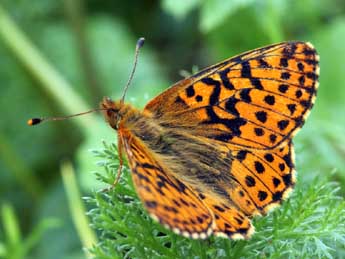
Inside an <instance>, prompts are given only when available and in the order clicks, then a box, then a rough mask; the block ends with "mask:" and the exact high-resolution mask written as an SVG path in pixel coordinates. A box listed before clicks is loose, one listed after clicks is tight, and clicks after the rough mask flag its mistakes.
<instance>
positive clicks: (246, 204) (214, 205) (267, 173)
mask: <svg viewBox="0 0 345 259" xmlns="http://www.w3.org/2000/svg"><path fill="white" fill-rule="evenodd" d="M229 151H230V152H231V156H232V157H233V160H232V163H231V165H229V169H228V172H223V173H224V179H226V177H225V174H226V173H228V174H230V175H231V179H232V180H231V181H220V182H217V184H216V186H214V187H217V188H214V189H215V190H222V192H221V193H222V195H221V197H219V196H216V193H215V192H213V191H209V190H207V189H205V190H204V191H201V189H199V190H198V192H199V197H200V198H201V199H202V200H203V202H204V203H205V204H206V206H207V207H208V208H209V209H210V210H211V211H212V213H213V215H214V217H215V222H216V227H215V228H214V230H213V233H214V234H215V235H217V236H221V237H228V238H231V239H247V238H250V236H251V235H252V233H253V232H254V228H253V227H252V225H251V222H250V218H251V217H252V216H255V215H264V214H266V213H267V212H268V211H270V210H271V209H273V208H275V207H277V206H279V204H280V203H281V202H282V201H283V200H284V199H286V198H287V197H288V195H289V193H290V192H291V191H292V189H293V187H294V184H295V171H294V154H293V145H292V143H291V142H289V143H285V144H284V145H283V147H282V148H279V149H274V150H267V151H260V152H255V151H252V150H247V149H238V147H237V149H236V147H235V149H234V147H229ZM224 197H227V198H224Z"/></svg>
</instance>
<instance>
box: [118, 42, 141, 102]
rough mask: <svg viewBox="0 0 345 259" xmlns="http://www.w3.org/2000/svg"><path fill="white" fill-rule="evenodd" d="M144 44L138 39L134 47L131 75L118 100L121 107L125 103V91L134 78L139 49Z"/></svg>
mask: <svg viewBox="0 0 345 259" xmlns="http://www.w3.org/2000/svg"><path fill="white" fill-rule="evenodd" d="M144 43H145V38H140V39H139V40H138V41H137V45H136V47H135V56H134V64H133V69H132V72H131V74H130V75H129V78H128V81H127V84H126V86H125V89H124V90H123V94H122V98H121V100H120V104H121V105H122V104H123V103H124V101H125V96H126V92H127V89H128V87H129V85H130V84H131V82H132V79H133V76H134V73H135V69H136V68H137V63H138V56H139V51H140V49H141V47H142V46H144Z"/></svg>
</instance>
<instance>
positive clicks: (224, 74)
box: [219, 68, 235, 90]
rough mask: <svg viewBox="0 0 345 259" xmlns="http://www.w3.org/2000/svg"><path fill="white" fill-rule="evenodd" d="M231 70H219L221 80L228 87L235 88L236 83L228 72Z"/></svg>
mask: <svg viewBox="0 0 345 259" xmlns="http://www.w3.org/2000/svg"><path fill="white" fill-rule="evenodd" d="M229 72H230V68H227V69H224V70H222V71H220V72H219V76H220V80H221V81H222V84H223V85H224V87H225V88H226V89H229V90H234V89H235V87H234V85H233V84H232V83H231V82H230V81H229V77H228V73H229Z"/></svg>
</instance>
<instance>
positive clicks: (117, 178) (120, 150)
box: [111, 136, 123, 188]
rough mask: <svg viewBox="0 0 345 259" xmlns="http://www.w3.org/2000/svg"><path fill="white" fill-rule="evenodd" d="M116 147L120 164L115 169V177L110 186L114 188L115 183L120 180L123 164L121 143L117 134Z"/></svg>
mask: <svg viewBox="0 0 345 259" xmlns="http://www.w3.org/2000/svg"><path fill="white" fill-rule="evenodd" d="M117 149H118V154H119V162H120V164H119V168H118V169H117V175H116V178H115V180H114V182H113V184H112V186H111V188H115V186H116V184H117V183H118V182H119V180H120V176H121V173H122V166H123V143H122V139H121V137H120V136H118V138H117Z"/></svg>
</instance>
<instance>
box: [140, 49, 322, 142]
mask: <svg viewBox="0 0 345 259" xmlns="http://www.w3.org/2000/svg"><path fill="white" fill-rule="evenodd" d="M318 63H319V58H318V55H317V53H316V51H315V49H314V47H313V46H312V45H311V44H310V43H304V42H286V43H280V44H275V45H271V46H268V47H264V48H260V49H256V50H253V51H249V52H247V53H244V54H241V55H239V56H236V57H234V58H231V59H228V60H225V61H224V62H221V63H219V64H217V65H215V66H212V67H210V68H206V69H205V70H203V71H201V72H199V73H198V74H196V75H194V76H192V77H190V78H188V79H185V80H182V81H181V82H179V83H177V84H176V85H174V86H172V87H171V88H169V89H168V90H167V91H165V92H163V93H162V94H161V95H159V96H158V97H156V98H155V99H153V100H152V101H151V102H149V103H148V105H147V106H146V107H145V110H144V112H146V113H148V114H150V115H152V116H154V117H155V118H157V119H159V121H161V122H162V125H164V126H168V127H170V128H174V127H175V128H184V129H185V130H189V131H191V132H192V133H193V134H194V135H199V136H204V137H207V138H210V139H215V140H219V141H223V142H227V143H230V144H235V145H239V146H242V147H247V148H255V149H272V148H274V147H277V146H279V145H280V144H281V143H283V142H284V141H285V140H287V139H290V138H291V137H292V136H293V135H294V134H295V133H296V132H297V131H298V129H300V128H301V127H302V125H303V123H304V120H305V118H306V117H307V115H308V114H309V111H310V109H311V108H312V106H313V103H314V100H315V97H316V90H317V87H318V76H319V66H318Z"/></svg>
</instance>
